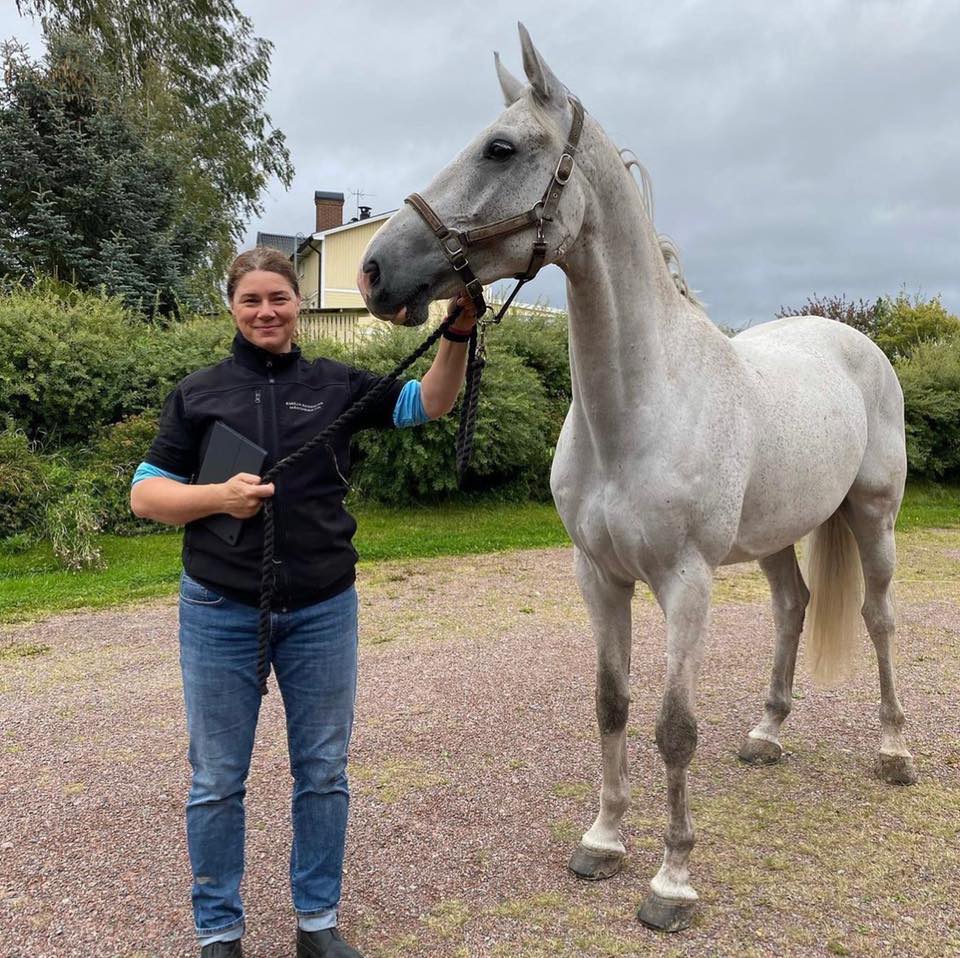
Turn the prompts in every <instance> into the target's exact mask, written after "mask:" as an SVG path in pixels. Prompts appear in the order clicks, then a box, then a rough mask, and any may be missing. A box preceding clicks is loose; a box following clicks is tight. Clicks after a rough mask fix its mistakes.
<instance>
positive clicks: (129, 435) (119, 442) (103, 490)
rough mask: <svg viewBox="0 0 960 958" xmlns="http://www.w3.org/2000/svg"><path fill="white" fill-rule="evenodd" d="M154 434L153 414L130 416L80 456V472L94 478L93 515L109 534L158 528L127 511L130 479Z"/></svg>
mask: <svg viewBox="0 0 960 958" xmlns="http://www.w3.org/2000/svg"><path fill="white" fill-rule="evenodd" d="M156 434H157V416H156V414H155V413H144V414H142V415H140V416H131V417H130V418H129V419H124V420H123V421H122V422H118V423H116V424H115V425H113V426H110V427H108V428H107V429H105V430H104V431H103V433H102V435H101V436H100V437H99V438H98V439H97V441H96V442H95V443H94V444H93V446H92V447H91V448H90V450H89V451H88V452H87V454H86V456H85V457H84V462H83V466H84V471H85V472H86V473H87V474H88V475H92V476H95V477H96V486H95V489H94V491H93V495H94V498H95V499H96V503H97V513H98V515H99V516H100V521H101V522H102V524H103V527H104V529H106V530H107V531H109V532H114V533H119V534H124V533H127V534H131V533H137V532H152V531H156V530H157V529H158V528H159V527H158V526H157V523H155V522H150V521H148V520H146V519H138V518H137V517H136V516H135V515H134V514H133V513H132V512H131V511H130V480H131V479H132V478H133V474H134V472H135V471H136V468H137V466H138V465H140V463H141V462H143V460H144V458H145V457H146V454H147V451H148V450H149V448H150V444H151V443H152V442H153V438H154V436H156Z"/></svg>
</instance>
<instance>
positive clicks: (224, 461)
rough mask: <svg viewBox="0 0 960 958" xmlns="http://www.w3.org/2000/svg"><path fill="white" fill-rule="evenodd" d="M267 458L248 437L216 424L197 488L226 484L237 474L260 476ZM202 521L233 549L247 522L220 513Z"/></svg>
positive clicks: (211, 431) (263, 450) (206, 517)
mask: <svg viewBox="0 0 960 958" xmlns="http://www.w3.org/2000/svg"><path fill="white" fill-rule="evenodd" d="M266 458H267V451H266V449H261V448H260V447H259V446H258V445H257V444H256V443H253V442H251V441H250V440H249V439H247V438H246V436H241V435H240V433H238V432H237V431H236V430H235V429H231V428H230V427H229V426H228V425H226V423H222V422H220V421H219V420H217V422H215V423H214V424H213V428H212V429H211V430H210V441H209V442H208V443H207V451H206V453H204V456H203V462H202V463H201V465H200V472H199V473H197V485H198V486H202V485H205V484H207V483H212V482H226V481H227V479H230V478H231V477H232V476H235V475H236V474H237V473H238V472H249V473H251V474H253V475H254V476H259V475H260V469H261V467H262V466H263V463H264V460H265V459H266ZM199 521H200V522H201V523H202V524H203V525H204V526H206V527H207V528H208V529H209V530H210V531H211V532H212V533H214V535H216V536H218V537H219V538H221V539H223V541H224V542H226V543H227V545H231V546H232V545H236V543H237V540H238V539H239V538H240V531H241V529H242V528H243V523H244V521H245V520H243V519H235V518H234V517H233V516H228V515H227V514H226V513H225V512H218V513H216V514H215V515H212V516H205V517H204V518H203V519H200V520H199Z"/></svg>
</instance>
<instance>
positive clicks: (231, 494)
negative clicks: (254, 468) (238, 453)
mask: <svg viewBox="0 0 960 958" xmlns="http://www.w3.org/2000/svg"><path fill="white" fill-rule="evenodd" d="M221 487H222V492H223V510H222V511H223V512H225V513H226V514H227V515H228V516H233V518H234V519H249V518H250V516H253V515H256V514H257V513H258V512H259V511H260V507H261V506H262V505H263V500H264V499H269V498H270V497H271V496H272V495H273V493H274V488H273V483H272V482H268V483H266V484H263V483H261V482H260V477H259V476H253V475H251V474H250V473H249V472H238V473H237V474H236V475H235V476H233V477H232V478H231V479H228V480H227V481H226V482H224V483H221Z"/></svg>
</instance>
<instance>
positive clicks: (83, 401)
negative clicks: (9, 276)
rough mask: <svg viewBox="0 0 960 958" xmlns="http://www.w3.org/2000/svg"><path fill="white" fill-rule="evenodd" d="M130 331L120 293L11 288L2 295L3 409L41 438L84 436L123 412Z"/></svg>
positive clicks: (0, 367) (68, 439)
mask: <svg viewBox="0 0 960 958" xmlns="http://www.w3.org/2000/svg"><path fill="white" fill-rule="evenodd" d="M130 338H131V329H130V324H129V323H128V321H127V316H126V313H125V312H124V309H123V306H122V305H121V303H120V301H119V300H117V299H110V298H107V297H102V296H95V295H92V294H80V293H66V294H65V293H64V291H63V288H62V287H57V286H55V285H54V284H52V283H44V284H40V285H38V286H37V287H34V288H33V289H30V290H27V289H25V288H23V287H14V288H13V289H12V290H11V291H10V292H9V293H8V294H7V295H5V296H2V297H0V416H7V417H12V418H13V419H14V421H15V422H16V423H17V425H18V426H19V427H20V428H21V429H22V430H23V431H24V432H26V434H27V435H28V436H29V437H30V439H34V440H36V439H40V440H41V441H43V442H44V444H47V443H51V444H56V445H60V444H70V443H76V442H82V441H83V440H85V439H86V438H87V437H88V436H89V434H90V432H91V430H92V429H96V428H97V426H99V425H101V424H104V423H109V422H113V421H115V420H116V419H118V418H119V417H120V413H121V410H122V406H123V402H122V397H123V393H124V388H125V384H126V383H127V382H128V381H129V379H130V378H131V363H132V360H131V352H130V348H129V340H130Z"/></svg>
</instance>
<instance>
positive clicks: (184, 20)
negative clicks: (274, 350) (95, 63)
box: [17, 0, 293, 296]
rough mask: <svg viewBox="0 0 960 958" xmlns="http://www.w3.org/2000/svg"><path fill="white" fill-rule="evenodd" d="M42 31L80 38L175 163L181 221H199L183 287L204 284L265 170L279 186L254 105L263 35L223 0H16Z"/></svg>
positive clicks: (256, 206)
mask: <svg viewBox="0 0 960 958" xmlns="http://www.w3.org/2000/svg"><path fill="white" fill-rule="evenodd" d="M17 7H18V9H19V10H20V12H21V13H24V14H26V13H33V14H38V15H40V16H41V23H42V26H43V28H44V33H45V35H46V36H47V37H48V39H49V38H50V37H51V36H54V35H56V34H58V33H63V32H70V33H74V34H76V35H79V36H84V37H87V38H89V42H90V43H91V44H92V46H93V48H94V49H95V50H96V55H97V59H98V60H99V61H100V62H101V63H102V64H103V65H104V69H105V70H106V71H107V72H108V73H109V74H110V75H111V76H112V77H113V78H115V82H116V87H117V90H118V93H119V98H120V100H121V102H122V103H123V105H124V106H125V107H126V108H127V110H128V112H129V114H130V115H131V116H132V117H133V118H134V119H135V120H136V122H137V124H138V126H139V128H140V130H141V132H142V134H143V136H144V137H145V139H146V141H147V142H148V143H149V144H150V145H151V147H155V148H156V149H157V150H158V151H160V152H162V153H163V154H164V155H165V156H167V157H168V158H169V159H170V160H171V161H173V162H174V163H175V164H176V168H177V185H178V190H179V195H180V197H181V203H180V207H179V214H180V215H179V223H180V228H181V229H188V228H190V226H191V225H192V224H196V225H198V226H201V227H202V237H201V238H200V239H201V242H202V245H203V250H204V255H203V258H202V265H203V268H202V269H201V270H200V271H199V272H198V273H196V274H195V275H194V276H193V278H192V279H193V281H192V284H191V285H192V288H193V289H194V291H195V293H200V292H206V293H207V294H208V295H211V296H212V294H215V286H216V283H217V282H218V281H219V279H220V278H221V277H222V276H223V274H224V272H225V270H226V267H227V265H228V264H229V261H230V259H231V258H232V256H233V252H234V245H235V244H236V243H238V242H239V241H240V240H241V239H242V237H243V234H244V231H245V228H246V225H247V222H248V220H249V219H250V217H252V216H254V215H256V214H258V213H260V212H262V207H261V206H260V203H259V197H260V194H261V192H262V191H263V189H264V187H265V186H266V185H267V183H268V182H269V181H270V179H271V178H272V177H274V176H275V177H276V178H277V179H278V180H279V181H280V183H281V184H283V185H284V186H286V187H289V185H290V183H291V182H292V180H293V166H292V164H291V162H290V154H289V151H288V150H287V146H286V142H285V139H284V136H283V134H282V133H281V132H280V131H279V130H276V129H274V128H273V126H272V123H271V120H270V117H269V116H268V115H267V114H266V113H265V112H264V101H265V98H266V94H267V90H268V86H269V73H270V54H271V51H272V44H271V43H270V42H269V41H267V40H264V39H262V38H260V37H257V36H256V35H255V34H254V31H253V21H252V20H251V19H250V17H248V16H246V15H244V14H243V13H241V12H240V11H239V10H238V8H237V5H236V4H235V3H234V2H233V0H178V2H176V3H171V2H169V0H17Z"/></svg>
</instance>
